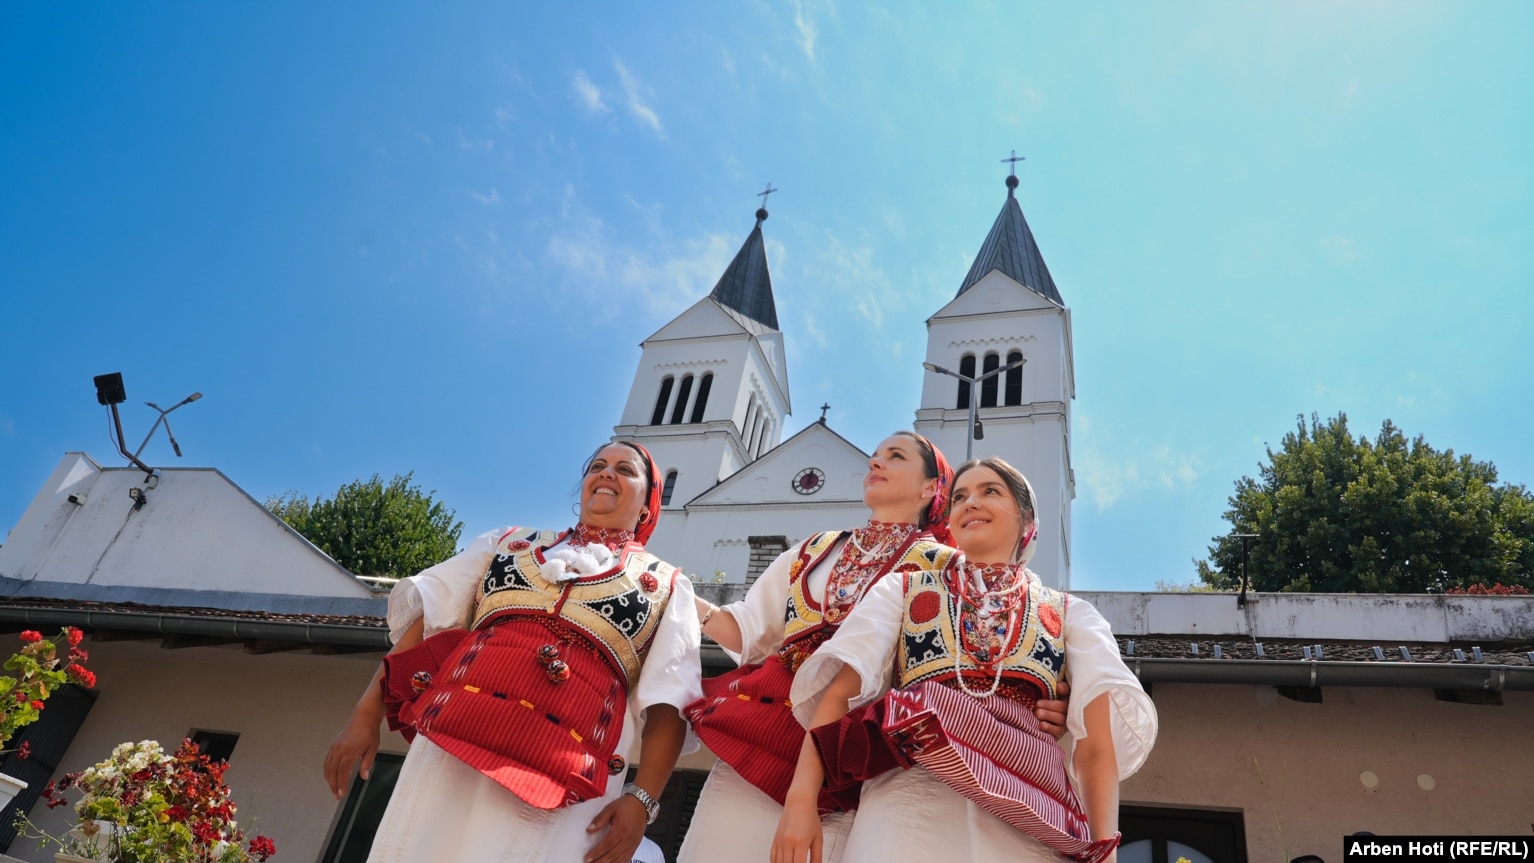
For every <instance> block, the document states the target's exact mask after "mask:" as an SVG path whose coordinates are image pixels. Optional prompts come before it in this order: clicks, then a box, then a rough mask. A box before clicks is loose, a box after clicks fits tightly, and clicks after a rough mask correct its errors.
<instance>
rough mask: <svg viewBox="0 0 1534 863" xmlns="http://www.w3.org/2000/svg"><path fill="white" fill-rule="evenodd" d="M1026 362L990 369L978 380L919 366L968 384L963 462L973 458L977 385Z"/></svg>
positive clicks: (1023, 360) (943, 369)
mask: <svg viewBox="0 0 1534 863" xmlns="http://www.w3.org/2000/svg"><path fill="white" fill-rule="evenodd" d="M1026 362H1028V359H1027V358H1026V357H1025V358H1023V359H1020V360H1018V361H1017V362H1013V363H1007V364H1006V365H1004V366H1002V367H1001V368H998V369H991V370H990V371H988V372H986V373H985V374H983V375H981V376H980V377H978V378H972V377H970V376H969V375H961V374H959V373H958V372H955V371H950V370H948V369H945V368H943V367H942V366H937V365H933V364H932V363H922V364H921V367H922V368H924V369H926V370H927V371H929V372H937V373H938V374H940V375H948V376H949V377H953V378H958V379H959V380H961V381H963V382H965V383H967V384H969V429H968V435H967V438H966V440H965V443H964V460H965V461H969V460H970V459H972V458H974V457H975V407H976V405H977V404H978V403H979V401H980V390H979V389H978V388H977V385H978V384H979V383H980V382H981V381H984V380H987V379H988V378H993V377H996V376H997V375H999V374H1001V373H1002V372H1009V371H1012V370H1013V369H1015V368H1018V367H1019V366H1021V365H1022V364H1023V363H1026Z"/></svg>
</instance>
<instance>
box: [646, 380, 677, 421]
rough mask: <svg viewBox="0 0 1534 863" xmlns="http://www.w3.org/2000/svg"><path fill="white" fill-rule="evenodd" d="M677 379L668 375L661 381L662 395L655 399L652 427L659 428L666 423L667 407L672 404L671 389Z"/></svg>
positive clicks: (651, 417)
mask: <svg viewBox="0 0 1534 863" xmlns="http://www.w3.org/2000/svg"><path fill="white" fill-rule="evenodd" d="M675 383H676V378H673V377H672V376H671V375H666V376H665V377H664V378H661V381H660V395H658V396H656V397H655V412H654V413H652V414H650V425H652V426H658V425H660V424H661V423H663V422H665V421H666V405H668V404H670V403H671V387H672V385H673V384H675Z"/></svg>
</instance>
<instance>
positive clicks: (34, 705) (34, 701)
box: [32, 698, 43, 710]
mask: <svg viewBox="0 0 1534 863" xmlns="http://www.w3.org/2000/svg"><path fill="white" fill-rule="evenodd" d="M32 709H33V710H42V709H43V703H42V702H41V701H38V700H37V699H35V698H34V699H32Z"/></svg>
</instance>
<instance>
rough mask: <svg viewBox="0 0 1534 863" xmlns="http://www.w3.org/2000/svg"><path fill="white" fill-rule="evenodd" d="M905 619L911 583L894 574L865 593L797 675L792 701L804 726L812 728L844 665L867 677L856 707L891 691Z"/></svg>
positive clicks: (800, 668)
mask: <svg viewBox="0 0 1534 863" xmlns="http://www.w3.org/2000/svg"><path fill="white" fill-rule="evenodd" d="M904 619H905V579H904V578H903V577H901V574H900V573H892V574H890V575H889V576H888V577H886V578H881V579H879V581H878V583H877V584H875V585H874V586H873V587H872V588H870V589H869V591H868V592H867V593H865V594H863V598H862V599H860V600H858V604H857V605H856V606H855V607H854V608H853V609H852V613H851V614H848V615H847V618H846V619H845V620H843V621H842V625H841V627H840V628H839V629H837V630H836V634H835V635H833V636H831V640H830V641H827V642H826V643H825V644H822V645H821V646H820V647H819V648H818V649H816V651H815V653H814V654H813V655H811V656H810V658H809V659H806V660H805V661H804V664H803V665H801V666H799V671H798V672H797V673H795V674H794V685H793V688H792V689H791V690H790V691H789V693H790V694H789V700H791V701H792V702H793V703H794V718H795V719H798V720H799V724H800V725H803V726H804V727H806V728H808V727H809V726H810V720H811V719H812V718H814V716H815V707H816V706H817V705H818V704H819V703H820V698H821V696H822V695H824V694H825V691H826V688H827V687H829V686H830V685H831V681H833V680H835V679H836V675H837V674H839V673H841V670H842V668H843V667H844V666H851V667H852V668H853V669H854V670H856V671H857V673H858V677H860V678H862V685H861V686H860V687H859V689H858V694H857V697H855V698H853V699H852V701H851V703H850V704H849V706H850V707H851V708H853V709H856V708H859V707H862V706H863V705H865V704H867V703H869V702H870V701H873V700H874V699H876V698H879V697H880V696H882V695H884V693H886V692H888V691H889V688H890V676H891V667H892V666H893V665H894V662H895V647H896V645H897V644H898V643H899V639H900V624H901V621H902V620H904Z"/></svg>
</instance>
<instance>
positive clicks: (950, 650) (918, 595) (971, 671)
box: [894, 570, 1067, 698]
mask: <svg viewBox="0 0 1534 863" xmlns="http://www.w3.org/2000/svg"><path fill="white" fill-rule="evenodd" d="M945 577H947V578H956V577H958V574H957V573H954V572H952V571H949V570H943V571H941V572H937V571H923V572H913V573H911V574H909V575H907V576H905V579H906V583H905V619H904V621H903V622H902V623H901V632H900V645H899V648H898V650H897V651H896V656H895V681H894V682H895V686H896V687H897V688H899V689H904V688H906V687H908V686H912V685H915V684H917V683H921V682H922V681H924V680H934V679H935V680H939V681H945V682H951V681H953V679H954V678H955V676H956V674H955V671H954V655H955V653H956V652H959V653H960V654H961V655H962V658H961V659H960V660H959V663H960V668H962V669H963V673H964V677H965V681H966V683H968V684H970V685H971V686H973V685H975V684H976V683H980V684H981V685H987V684H989V683H990V681H991V679H992V676H993V675H994V674H995V673H996V672H995V668H994V666H993V667H992V668H991V669H990V670H987V669H986V668H984V667H983V666H981V665H980V664H978V663H976V662H974V661H973V660H971V659H970V658H969V656H968V655H967V654H962V650H961V648H960V646H959V640H958V635H957V633H955V632H954V621H953V615H954V605H955V604H956V602H955V600H954V599H953V598H952V597H951V596H950V594H949V591H948V588H947V586H946V584H945V583H944V578H945ZM1021 601H1022V608H1021V609H1020V611H1019V614H1018V617H1019V624H1020V625H1016V626H1015V629H1016V631H1015V632H1014V633H1013V635H1012V642H1011V644H1010V645H1008V647H1007V648H1005V649H1004V650H1003V656H1004V658H1003V659H1002V662H1001V679H1002V683H1003V684H1007V683H1023V684H1031V688H1036V689H1037V690H1038V692H1039V694H1040V697H1044V698H1055V697H1056V695H1055V687H1056V685H1057V684H1058V682H1059V680H1060V671H1061V669H1062V668H1063V667H1064V665H1065V638H1064V631H1063V627H1064V620H1065V605H1066V601H1067V596H1066V594H1064V593H1061V592H1060V591H1058V590H1051V589H1050V588H1047V587H1045V586H1044V585H1042V584H1040V583H1039V580H1038V579H1037V578H1036V577H1033V576H1032V575H1031V574H1030V577H1029V579H1028V589H1027V590H1026V591H1024V592H1023V594H1022V597H1021Z"/></svg>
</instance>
